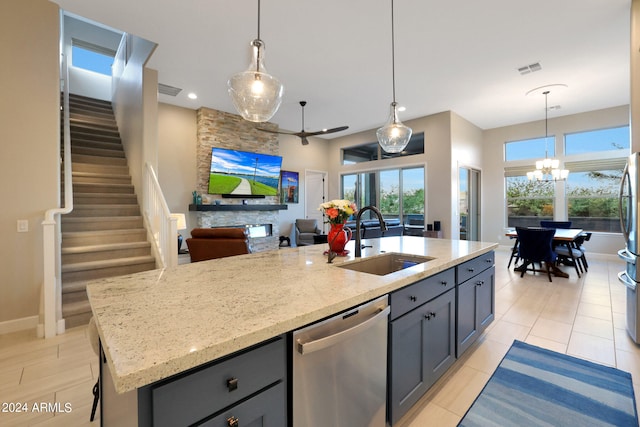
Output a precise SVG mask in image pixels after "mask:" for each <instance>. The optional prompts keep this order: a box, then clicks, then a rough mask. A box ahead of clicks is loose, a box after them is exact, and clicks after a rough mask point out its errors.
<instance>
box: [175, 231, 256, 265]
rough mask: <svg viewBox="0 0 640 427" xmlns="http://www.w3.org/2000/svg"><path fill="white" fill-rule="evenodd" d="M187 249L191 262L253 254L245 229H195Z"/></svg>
mask: <svg viewBox="0 0 640 427" xmlns="http://www.w3.org/2000/svg"><path fill="white" fill-rule="evenodd" d="M187 247H188V248H189V254H190V255H191V262H198V261H205V260H208V259H215V258H224V257H228V256H233V255H242V254H249V253H251V246H250V245H249V235H248V233H247V230H246V229H245V228H194V229H193V230H191V237H190V238H188V239H187Z"/></svg>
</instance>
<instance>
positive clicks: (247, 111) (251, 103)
mask: <svg viewBox="0 0 640 427" xmlns="http://www.w3.org/2000/svg"><path fill="white" fill-rule="evenodd" d="M264 49H265V44H264V42H263V41H262V40H261V39H260V0H258V37H257V38H256V39H255V40H253V41H252V42H251V50H252V55H253V56H252V58H251V64H249V68H247V70H246V71H243V72H240V73H238V74H235V75H233V76H232V77H231V78H230V79H229V81H228V82H227V85H228V86H229V95H230V96H231V101H233V105H234V107H236V110H238V113H239V114H240V115H241V116H242V117H243V118H244V119H245V120H248V121H250V122H266V121H268V120H269V119H271V117H273V115H274V114H275V113H276V111H278V108H280V104H281V103H282V95H283V93H284V87H283V86H282V84H281V83H280V81H279V80H278V79H277V78H275V77H273V76H272V75H270V74H268V73H267V70H266V69H265V68H264V62H263V61H264Z"/></svg>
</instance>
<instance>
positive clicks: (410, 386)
mask: <svg viewBox="0 0 640 427" xmlns="http://www.w3.org/2000/svg"><path fill="white" fill-rule="evenodd" d="M424 327H425V319H424V313H423V311H422V310H421V309H420V308H418V309H415V310H413V311H411V312H409V313H407V314H405V315H404V316H402V317H400V318H398V319H396V320H394V321H393V322H391V324H390V326H389V390H388V395H389V402H388V412H389V420H390V421H391V423H392V424H393V423H395V422H396V421H397V420H399V419H400V417H402V415H404V413H405V412H407V411H408V410H409V408H411V407H412V406H413V405H414V404H415V403H416V402H417V401H418V399H420V397H421V396H422V394H423V393H424V392H425V391H426V389H427V386H426V385H425V384H426V378H425V375H426V374H427V372H426V371H425V370H424V362H423V355H424V351H425V347H426V343H425V342H424V339H425V334H424Z"/></svg>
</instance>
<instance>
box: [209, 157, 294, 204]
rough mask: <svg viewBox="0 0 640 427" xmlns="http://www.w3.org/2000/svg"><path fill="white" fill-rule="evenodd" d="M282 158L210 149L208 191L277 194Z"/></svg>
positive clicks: (239, 193) (236, 193)
mask: <svg viewBox="0 0 640 427" xmlns="http://www.w3.org/2000/svg"><path fill="white" fill-rule="evenodd" d="M281 165H282V157H280V156H273V155H269V154H260V153H249V152H246V151H236V150H229V149H225V148H216V147H214V148H212V149H211V169H210V173H209V194H233V195H245V196H251V195H254V196H276V195H277V194H278V180H279V178H280V167H281Z"/></svg>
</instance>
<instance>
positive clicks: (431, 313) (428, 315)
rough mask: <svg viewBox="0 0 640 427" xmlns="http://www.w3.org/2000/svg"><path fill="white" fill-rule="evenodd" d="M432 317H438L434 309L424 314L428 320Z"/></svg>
mask: <svg viewBox="0 0 640 427" xmlns="http://www.w3.org/2000/svg"><path fill="white" fill-rule="evenodd" d="M432 317H433V318H435V317H436V314H435V313H434V312H433V311H430V312H429V314H425V315H424V318H425V319H427V320H431V318H432Z"/></svg>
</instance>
